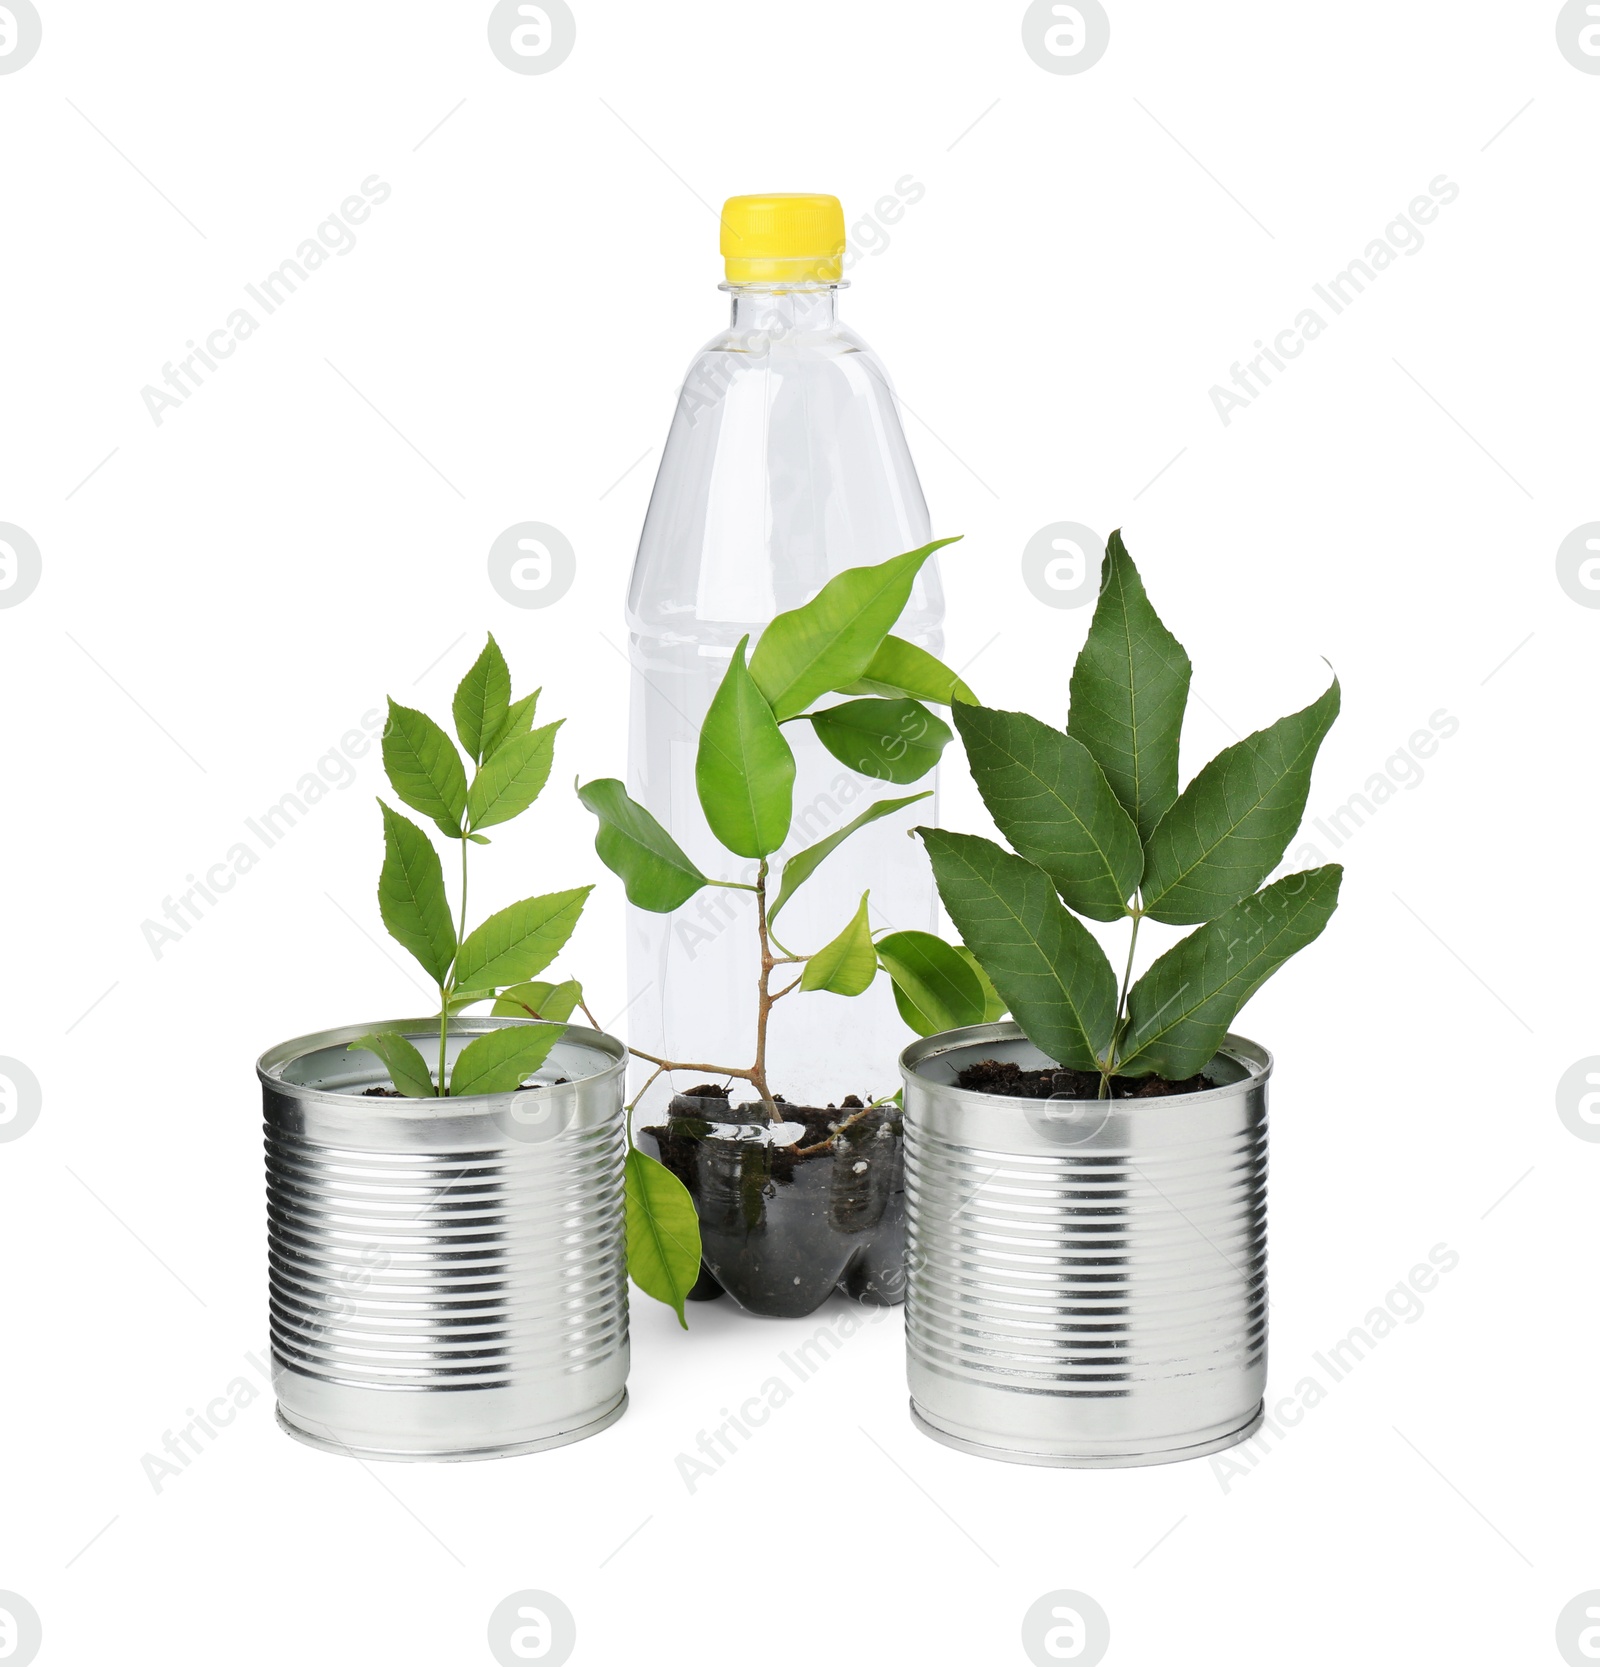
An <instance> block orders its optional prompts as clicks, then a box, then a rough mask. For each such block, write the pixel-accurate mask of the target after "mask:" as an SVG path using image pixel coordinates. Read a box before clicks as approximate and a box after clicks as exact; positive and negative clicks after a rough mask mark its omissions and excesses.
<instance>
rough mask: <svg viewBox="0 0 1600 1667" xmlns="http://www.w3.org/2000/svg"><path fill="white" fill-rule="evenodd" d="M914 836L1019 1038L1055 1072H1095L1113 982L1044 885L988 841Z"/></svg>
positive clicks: (1107, 1036) (1106, 1033)
mask: <svg viewBox="0 0 1600 1667" xmlns="http://www.w3.org/2000/svg"><path fill="white" fill-rule="evenodd" d="M917 832H918V833H919V834H920V835H921V836H922V839H923V841H924V843H925V844H926V845H927V847H928V855H929V856H930V857H931V858H932V860H933V873H934V878H935V879H936V880H937V881H938V885H939V896H940V897H941V899H943V902H944V906H945V909H946V910H947V911H948V913H949V915H950V918H951V920H953V921H954V922H955V925H956V930H957V931H959V932H960V934H961V937H962V941H963V942H964V943H965V944H966V946H967V948H968V949H970V950H971V951H972V953H973V954H974V955H975V956H976V957H977V958H978V962H979V964H980V965H981V966H982V967H983V969H984V971H985V972H987V973H988V975H989V977H990V978H991V979H992V980H993V981H994V987H995V989H996V990H998V991H999V993H1000V995H1001V996H1002V997H1004V999H1005V1002H1006V1005H1007V1006H1008V1007H1009V1008H1010V1009H1011V1015H1012V1017H1013V1018H1014V1019H1015V1020H1016V1021H1017V1023H1018V1024H1019V1025H1021V1026H1022V1028H1023V1030H1024V1031H1025V1032H1026V1033H1027V1036H1028V1039H1029V1040H1030V1041H1031V1042H1032V1043H1033V1044H1034V1045H1035V1046H1036V1047H1038V1048H1040V1049H1042V1050H1043V1051H1044V1052H1045V1053H1047V1054H1048V1055H1049V1056H1050V1058H1052V1059H1053V1060H1055V1061H1056V1062H1057V1063H1058V1064H1060V1065H1064V1066H1068V1067H1070V1068H1071V1069H1073V1070H1078V1071H1094V1070H1098V1069H1099V1068H1100V1060H1101V1057H1102V1056H1103V1055H1104V1054H1105V1052H1106V1050H1107V1049H1108V1048H1109V1047H1110V1045H1111V1037H1112V1031H1113V1029H1114V1028H1115V1025H1116V1012H1117V979H1116V974H1115V973H1114V972H1113V971H1112V970H1111V963H1110V962H1109V961H1107V960H1106V957H1105V952H1104V950H1102V949H1101V948H1100V946H1099V944H1097V943H1096V942H1095V941H1094V939H1093V938H1092V937H1091V936H1090V935H1089V930H1088V928H1087V927H1086V926H1084V925H1083V923H1082V922H1081V921H1079V920H1078V919H1077V918H1076V917H1075V916H1073V915H1071V914H1069V913H1068V912H1067V911H1066V909H1065V908H1063V907H1062V904H1061V900H1060V898H1058V897H1057V896H1056V892H1055V887H1054V886H1053V885H1052V884H1051V882H1050V877H1049V876H1048V875H1047V874H1046V873H1045V872H1044V870H1043V869H1042V868H1035V867H1034V865H1033V864H1032V863H1031V862H1024V861H1023V859H1022V858H1021V857H1017V856H1013V855H1012V854H1011V852H1009V851H1004V850H1002V849H1001V848H1000V847H999V846H998V845H996V844H994V843H993V841H991V840H987V839H979V838H976V837H975V836H973V835H971V834H957V833H945V832H942V831H941V830H939V829H937V828H918V829H917Z"/></svg>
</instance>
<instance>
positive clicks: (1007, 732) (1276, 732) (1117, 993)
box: [917, 532, 1343, 1098]
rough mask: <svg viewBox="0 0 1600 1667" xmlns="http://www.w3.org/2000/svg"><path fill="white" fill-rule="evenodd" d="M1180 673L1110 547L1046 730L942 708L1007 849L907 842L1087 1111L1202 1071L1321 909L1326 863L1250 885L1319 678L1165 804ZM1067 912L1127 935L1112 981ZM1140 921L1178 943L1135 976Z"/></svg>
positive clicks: (1274, 847)
mask: <svg viewBox="0 0 1600 1667" xmlns="http://www.w3.org/2000/svg"><path fill="white" fill-rule="evenodd" d="M1189 677H1190V666H1189V657H1188V655H1187V654H1186V653H1185V652H1184V650H1183V648H1182V647H1181V646H1180V645H1179V643H1178V642H1177V640H1176V638H1174V637H1173V635H1172V634H1171V632H1169V631H1168V630H1167V628H1166V627H1165V626H1164V625H1163V624H1162V623H1161V620H1160V619H1159V617H1158V616H1157V614H1156V611H1155V609H1154V608H1153V607H1152V606H1151V604H1150V601H1149V599H1148V597H1147V596H1146V595H1145V591H1144V586H1143V584H1142V583H1141V581H1140V578H1139V574H1138V571H1137V569H1136V568H1135V566H1134V563H1133V559H1132V557H1131V556H1130V555H1129V554H1128V551H1127V548H1126V546H1125V545H1124V544H1123V541H1122V535H1121V534H1120V532H1115V533H1113V534H1112V535H1111V538H1110V541H1109V542H1108V544H1107V547H1106V557H1105V565H1104V569H1103V571H1102V576H1101V586H1100V597H1099V602H1098V604H1097V606H1096V608H1095V613H1094V618H1093V621H1092V623H1091V625H1090V628H1089V634H1088V637H1087V640H1086V641H1085V643H1084V646H1083V650H1082V652H1081V653H1080V654H1079V656H1078V660H1077V663H1076V665H1075V666H1074V668H1073V672H1072V679H1071V705H1070V710H1069V713H1068V718H1067V726H1066V729H1065V731H1064V732H1063V731H1061V730H1057V729H1054V728H1052V727H1051V726H1050V725H1049V724H1046V723H1042V722H1040V721H1039V720H1038V719H1037V718H1033V717H1030V716H1028V715H1027V714H1026V713H1023V712H1001V711H993V710H990V709H989V708H986V707H982V706H976V705H970V706H960V707H957V708H956V709H955V712H954V717H955V723H956V728H957V729H958V730H959V731H960V733H961V738H962V741H963V742H964V743H965V746H966V750H967V761H968V764H969V767H970V768H971V771H972V775H973V779H974V781H975V782H976V783H977V786H978V790H979V792H980V794H981V795H982V797H983V801H984V804H985V806H986V807H987V808H988V811H989V814H990V815H991V816H992V817H993V818H994V822H995V825H996V827H997V828H998V829H999V831H1000V833H1001V834H1002V835H1003V836H1004V837H1005V838H1006V839H1007V840H1008V841H1009V843H1010V846H1011V849H1010V850H1006V849H1005V848H1004V847H1002V846H1001V845H998V844H996V843H995V842H994V841H993V840H990V839H984V838H979V837H977V836H975V835H972V834H960V833H950V832H946V831H943V830H941V829H937V828H919V829H917V833H918V834H919V836H920V837H921V838H922V840H923V841H924V843H925V844H926V846H927V849H928V854H929V856H930V858H931V859H932V862H933V869H934V875H935V878H936V880H937V882H938V887H939V895H940V897H941V899H942V900H943V902H944V906H945V908H946V910H947V911H948V913H949V915H950V918H951V920H952V921H954V923H955V925H956V928H957V930H958V931H959V932H960V934H961V937H962V939H963V941H964V943H965V944H966V946H967V947H968V948H969V949H970V950H971V952H972V954H973V955H974V956H975V957H976V959H977V961H978V964H979V965H980V966H981V967H982V968H983V970H984V971H985V972H986V973H987V974H988V976H989V978H990V979H991V980H992V981H993V984H994V987H995V989H996V990H997V991H998V992H999V994H1000V996H1001V998H1002V999H1003V1000H1004V1001H1005V1003H1006V1005H1007V1006H1008V1007H1009V1009H1010V1012H1011V1015H1012V1017H1013V1018H1014V1019H1015V1020H1016V1022H1017V1023H1018V1024H1019V1025H1020V1026H1021V1027H1022V1029H1023V1030H1024V1032H1026V1034H1027V1036H1028V1038H1029V1040H1030V1041H1031V1042H1033V1044H1034V1045H1035V1046H1036V1047H1037V1048H1039V1049H1040V1050H1041V1051H1042V1052H1043V1053H1045V1054H1046V1055H1048V1056H1049V1057H1050V1058H1051V1059H1053V1060H1055V1061H1056V1062H1057V1063H1058V1064H1059V1065H1060V1066H1061V1067H1062V1068H1063V1069H1064V1070H1065V1071H1067V1072H1069V1073H1070V1072H1081V1073H1084V1074H1085V1075H1086V1077H1087V1078H1088V1079H1089V1080H1090V1082H1091V1083H1095V1084H1097V1086H1096V1087H1092V1088H1091V1089H1090V1092H1092V1093H1098V1095H1099V1097H1102V1098H1104V1097H1107V1096H1111V1095H1123V1094H1131V1093H1140V1092H1150V1091H1152V1090H1162V1089H1170V1088H1171V1087H1172V1086H1173V1085H1178V1086H1180V1087H1181V1086H1183V1085H1186V1084H1188V1083H1189V1081H1190V1079H1193V1078H1195V1077H1196V1076H1197V1075H1198V1074H1199V1073H1200V1072H1202V1071H1204V1069H1205V1067H1206V1066H1207V1064H1208V1063H1209V1062H1210V1061H1211V1060H1212V1058H1213V1057H1214V1056H1215V1054H1216V1052H1217V1049H1218V1047H1219V1046H1220V1044H1221V1042H1222V1039H1223V1037H1224V1036H1225V1035H1226V1034H1227V1032H1228V1029H1229V1026H1230V1025H1231V1024H1232V1021H1233V1018H1234V1016H1235V1014H1237V1013H1238V1011H1239V1009H1240V1008H1241V1007H1242V1006H1243V1005H1244V1003H1245V1002H1246V1001H1247V1000H1249V998H1250V997H1251V996H1252V995H1253V994H1254V993H1255V991H1256V990H1257V989H1259V988H1260V986H1261V985H1262V983H1263V982H1264V981H1265V980H1266V979H1267V978H1268V977H1270V976H1271V975H1272V974H1273V973H1274V972H1276V971H1277V970H1278V968H1279V967H1280V966H1282V965H1283V963H1284V962H1285V961H1286V960H1288V958H1289V957H1290V956H1291V955H1293V954H1295V953H1296V952H1297V951H1298V950H1300V949H1303V948H1304V947H1305V946H1306V945H1307V944H1309V943H1310V942H1312V941H1313V939H1315V938H1316V937H1317V936H1318V934H1319V933H1321V931H1322V929H1323V928H1324V927H1325V926H1326V925H1327V923H1328V920H1329V918H1330V916H1331V915H1332V914H1333V911H1334V908H1335V906H1336V904H1337V902H1338V896H1339V883H1340V880H1341V878H1342V875H1343V870H1342V869H1341V868H1340V866H1339V865H1338V864H1337V863H1330V864H1328V865H1327V866H1326V867H1323V868H1316V869H1311V870H1308V871H1306V872H1304V873H1298V874H1290V875H1286V876H1285V877H1283V878H1282V879H1279V880H1276V881H1274V882H1273V883H1272V884H1271V885H1267V886H1263V885H1262V882H1263V881H1264V880H1265V879H1266V877H1267V876H1268V875H1269V874H1270V873H1271V872H1272V870H1273V869H1274V868H1275V867H1276V866H1277V865H1278V863H1279V862H1280V861H1281V860H1282V858H1283V854H1284V852H1285V851H1286V850H1287V849H1288V845H1289V841H1290V840H1291V839H1292V838H1293V837H1294V833H1295V830H1296V828H1297V827H1298V826H1299V824H1300V819H1301V817H1302V815H1303V814H1304V812H1305V805H1306V797H1307V794H1308V792H1309V790H1310V784H1311V769H1312V765H1313V763H1314V762H1315V759H1316V756H1317V751H1318V748H1319V747H1320V746H1321V744H1322V741H1323V738H1324V736H1326V734H1327V733H1328V730H1329V728H1330V726H1331V725H1332V723H1333V721H1334V718H1335V717H1336V716H1337V715H1338V711H1339V685H1338V681H1337V679H1336V680H1335V681H1334V682H1333V683H1332V684H1330V686H1329V687H1328V689H1327V691H1326V692H1325V693H1324V694H1322V695H1321V696H1319V697H1318V699H1316V700H1315V701H1313V702H1312V703H1311V704H1310V705H1309V706H1307V707H1306V708H1305V709H1304V710H1302V711H1299V712H1295V713H1292V714H1291V715H1290V716H1289V717H1286V718H1281V719H1279V721H1278V722H1277V723H1275V724H1270V725H1269V726H1268V727H1267V728H1265V729H1262V730H1259V731H1257V732H1256V733H1255V734H1254V735H1250V736H1247V737H1246V738H1245V739H1244V740H1243V741H1240V742H1239V743H1237V744H1236V745H1235V746H1231V747H1228V748H1225V749H1224V750H1223V751H1222V752H1221V753H1219V754H1218V755H1217V756H1216V757H1215V758H1214V759H1213V760H1212V761H1211V762H1210V763H1209V764H1207V765H1206V766H1205V767H1204V768H1203V769H1202V770H1201V771H1200V772H1199V773H1198V774H1197V775H1196V776H1195V777H1194V779H1193V780H1192V781H1190V782H1189V784H1188V785H1187V786H1186V787H1185V788H1184V789H1183V790H1182V791H1181V792H1180V791H1179V786H1178V739H1179V732H1180V729H1181V727H1182V724H1183V716H1184V709H1185V706H1186V703H1187V700H1188V693H1189ZM1079 915H1082V916H1085V917H1086V918H1088V919H1089V920H1094V921H1119V920H1126V921H1127V922H1128V924H1129V932H1128V946H1127V956H1126V960H1125V962H1124V965H1123V968H1122V972H1121V974H1120V977H1119V975H1118V973H1117V972H1116V970H1115V969H1114V968H1113V966H1112V964H1111V962H1110V961H1109V960H1108V958H1107V956H1106V954H1105V952H1104V951H1103V950H1102V949H1101V947H1100V945H1099V943H1098V942H1097V941H1096V939H1095V938H1094V936H1093V935H1092V934H1091V933H1090V931H1089V929H1088V928H1087V927H1086V926H1084V924H1083V923H1082V921H1080V920H1079V919H1078V918H1077V917H1078V916H1079ZM1145 920H1154V921H1161V922H1164V923H1167V924H1170V925H1178V926H1195V927H1197V930H1196V931H1194V932H1191V933H1190V934H1189V935H1188V936H1187V937H1185V938H1183V939H1181V940H1180V941H1179V942H1178V943H1177V944H1175V945H1174V946H1173V947H1172V948H1171V949H1169V950H1167V952H1166V953H1165V954H1163V955H1162V956H1160V957H1159V959H1157V960H1156V961H1155V962H1154V963H1153V965H1151V966H1150V968H1149V970H1148V971H1146V972H1145V973H1144V975H1143V976H1142V977H1140V978H1138V979H1137V980H1134V979H1133V970H1134V964H1135V952H1136V948H1137V944H1138V937H1139V927H1140V924H1141V922H1143V921H1145ZM1141 1079H1142V1080H1141ZM974 1086H977V1084H974ZM1043 1092H1044V1093H1046V1094H1048V1092H1049V1091H1048V1089H1045V1090H1043Z"/></svg>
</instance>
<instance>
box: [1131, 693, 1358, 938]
mask: <svg viewBox="0 0 1600 1667" xmlns="http://www.w3.org/2000/svg"><path fill="white" fill-rule="evenodd" d="M1338 715H1339V683H1338V680H1337V679H1335V680H1334V682H1333V683H1332V684H1331V685H1330V686H1329V688H1328V691H1327V693H1326V694H1324V695H1322V696H1321V697H1320V699H1317V700H1314V701H1312V703H1311V704H1310V705H1309V706H1307V707H1305V708H1303V709H1302V710H1301V711H1299V712H1293V713H1291V714H1290V715H1289V716H1288V717H1287V718H1280V719H1279V720H1278V721H1277V723H1275V724H1272V725H1270V726H1269V727H1268V728H1266V729H1258V730H1257V731H1256V733H1255V734H1254V735H1248V736H1246V737H1245V739H1244V740H1242V741H1240V742H1239V743H1238V745H1237V746H1232V747H1228V748H1226V749H1225V750H1224V751H1222V752H1219V753H1218V754H1217V756H1216V757H1215V758H1213V759H1212V760H1211V762H1210V763H1209V764H1208V765H1206V767H1205V768H1204V769H1203V770H1202V771H1201V772H1200V773H1199V775H1197V776H1196V777H1195V778H1194V780H1193V781H1191V782H1190V783H1189V785H1188V786H1187V787H1186V788H1185V789H1184V790H1183V795H1182V797H1181V798H1179V800H1178V802H1177V803H1176V804H1175V805H1173V807H1172V808H1171V810H1169V811H1168V812H1167V814H1166V815H1165V816H1163V817H1162V819H1161V822H1160V825H1159V826H1158V827H1157V828H1156V831H1155V832H1154V833H1153V834H1152V835H1151V836H1150V841H1149V844H1148V846H1147V847H1146V854H1145V869H1144V884H1143V887H1142V888H1141V894H1142V898H1143V903H1144V912H1145V913H1146V914H1147V915H1149V916H1150V918H1151V919H1152V920H1164V921H1168V922H1170V923H1171V924H1173V925H1178V926H1187V925H1192V924H1193V923H1194V922H1195V921H1199V920H1214V919H1215V918H1216V917H1217V916H1218V915H1220V914H1221V913H1222V911H1223V910H1224V909H1226V908H1227V907H1228V906H1229V905H1230V904H1233V903H1236V902H1238V900H1239V899H1240V898H1241V897H1247V896H1248V895H1249V894H1250V893H1251V892H1253V891H1254V890H1255V889H1256V887H1257V886H1259V885H1260V884H1261V882H1262V881H1263V880H1264V879H1266V877H1267V875H1269V874H1270V873H1271V872H1272V871H1273V869H1274V868H1276V867H1277V866H1278V864H1279V863H1280V862H1281V861H1282V860H1283V853H1284V852H1285V851H1286V850H1287V849H1288V848H1289V841H1290V840H1291V839H1293V838H1294V832H1295V829H1296V828H1298V827H1299V826H1300V818H1301V817H1302V816H1303V815H1304V814H1305V808H1306V796H1307V794H1309V793H1310V791H1311V766H1312V765H1313V764H1314V763H1315V762H1316V757H1317V749H1318V748H1319V747H1320V746H1321V745H1322V738H1323V737H1324V736H1325V735H1326V734H1327V733H1328V730H1329V728H1330V727H1331V726H1332V724H1333V720H1334V719H1335V718H1336V717H1337V716H1338Z"/></svg>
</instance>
